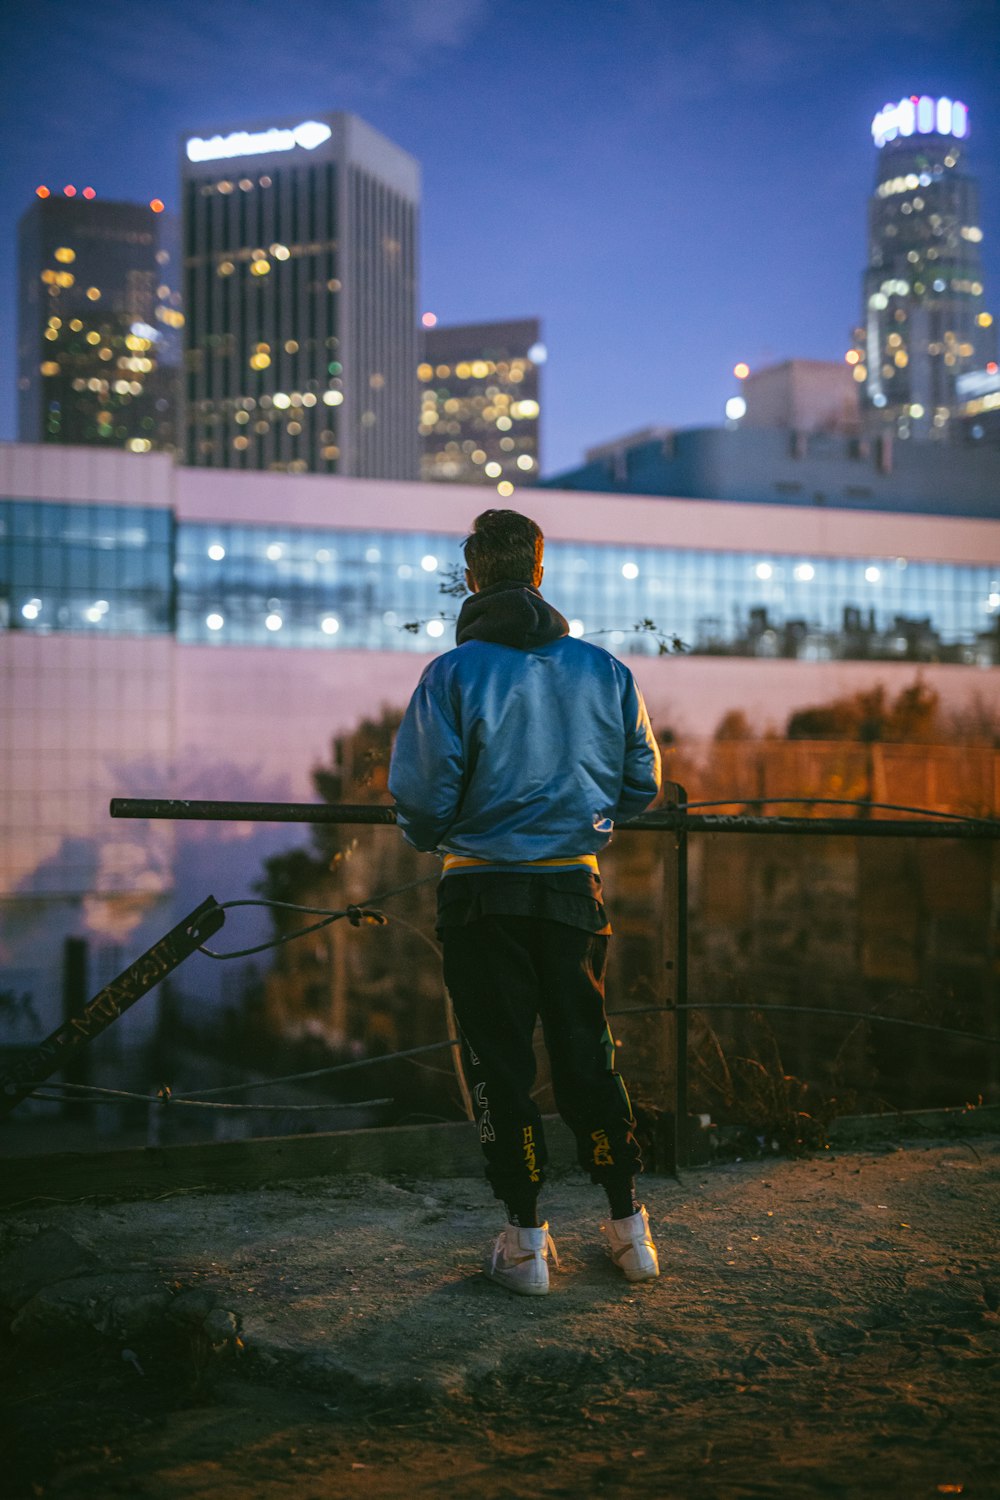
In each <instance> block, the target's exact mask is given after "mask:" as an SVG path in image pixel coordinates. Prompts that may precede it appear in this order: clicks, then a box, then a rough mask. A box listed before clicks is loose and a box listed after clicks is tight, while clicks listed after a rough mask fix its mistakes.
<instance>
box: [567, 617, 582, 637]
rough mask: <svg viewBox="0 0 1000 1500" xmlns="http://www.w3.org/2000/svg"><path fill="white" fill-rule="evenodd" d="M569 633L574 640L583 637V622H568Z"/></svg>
mask: <svg viewBox="0 0 1000 1500" xmlns="http://www.w3.org/2000/svg"><path fill="white" fill-rule="evenodd" d="M569 633H570V635H571V636H573V637H574V639H579V637H580V636H581V635H583V621H582V620H570V622H569Z"/></svg>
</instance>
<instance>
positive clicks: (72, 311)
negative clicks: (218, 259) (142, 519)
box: [18, 187, 181, 453]
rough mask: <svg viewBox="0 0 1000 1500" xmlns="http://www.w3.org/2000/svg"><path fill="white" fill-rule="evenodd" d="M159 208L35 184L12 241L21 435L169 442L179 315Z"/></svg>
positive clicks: (28, 438)
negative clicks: (15, 247)
mask: <svg viewBox="0 0 1000 1500" xmlns="http://www.w3.org/2000/svg"><path fill="white" fill-rule="evenodd" d="M162 210H163V204H162V203H160V202H159V200H154V203H153V204H140V203H113V202H104V201H102V200H101V199H98V198H96V196H95V195H94V191H93V189H92V188H86V189H84V190H83V192H77V191H76V189H75V188H71V187H66V188H65V189H64V190H63V191H62V192H60V193H53V192H51V191H50V190H49V189H48V188H45V187H40V188H39V189H38V190H37V195H36V198H35V201H34V202H33V203H32V205H31V207H30V208H29V209H28V210H27V212H26V213H25V214H24V216H23V217H22V219H21V223H20V228H19V245H18V250H19V267H18V274H19V307H18V312H19V320H18V321H19V326H18V432H19V436H20V438H21V440H22V441H23V442H33V443H70V444H74V445H80V444H86V445H92V444H93V445H96V446H99V447H108V448H128V449H130V450H131V451H132V452H136V453H143V452H149V451H151V450H171V449H172V448H173V446H174V442H175V428H176V405H177V401H176V375H177V371H176V357H175V356H174V357H172V351H171V342H172V341H173V340H175V339H176V328H177V320H178V319H180V318H181V314H180V312H179V309H178V307H177V305H176V304H177V300H178V299H177V293H176V286H175V284H174V283H173V281H172V276H171V268H170V266H169V260H170V252H169V249H168V248H167V247H166V246H165V244H164V236H163V235H162V232H161V227H162V226H161V214H162Z"/></svg>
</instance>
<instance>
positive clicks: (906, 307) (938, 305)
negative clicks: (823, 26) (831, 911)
mask: <svg viewBox="0 0 1000 1500" xmlns="http://www.w3.org/2000/svg"><path fill="white" fill-rule="evenodd" d="M968 133H969V117H968V111H967V109H966V107H965V105H964V104H961V103H959V102H958V101H956V100H951V99H946V98H941V99H932V98H931V97H930V96H929V95H926V94H925V95H922V96H919V97H918V96H916V95H914V96H913V97H912V98H909V99H901V100H900V101H899V103H898V104H887V105H886V106H885V107H884V108H883V109H882V110H880V111H879V113H878V114H877V115H876V116H875V119H874V121H873V122H872V135H873V137H874V140H875V145H876V147H877V148H878V162H877V166H876V171H875V190H874V192H873V193H872V196H871V199H870V200H869V210H868V267H867V270H866V271H865V276H864V311H863V319H862V321H863V328H862V329H860V330H859V344H858V348H857V350H856V351H854V353H855V354H856V355H857V356H858V359H857V363H856V364H855V367H854V369H855V379H856V380H857V381H858V383H859V385H861V386H862V404H863V408H864V412H865V417H866V421H867V425H868V426H869V427H870V428H872V429H874V430H876V431H877V430H888V431H890V432H894V433H895V434H896V435H897V436H899V437H903V438H908V437H913V438H927V437H938V438H941V437H947V436H948V425H949V421H950V419H951V416H952V412H953V409H954V408H955V406H956V404H957V396H956V381H957V379H958V377H959V375H961V374H962V373H963V372H965V371H967V370H974V369H981V368H982V367H983V366H984V365H986V364H987V363H988V362H990V361H991V360H993V359H995V357H996V330H995V328H994V327H993V318H992V315H991V314H990V313H989V311H988V310H987V308H986V305H985V301H984V291H985V288H984V286H983V269H982V261H981V257H980V250H979V247H980V244H981V242H982V238H983V232H982V229H981V228H980V225H979V188H978V184H977V182H976V179H975V178H974V177H973V176H971V175H970V173H969V170H968V166H967V162H966V141H967V138H968ZM849 357H851V356H849Z"/></svg>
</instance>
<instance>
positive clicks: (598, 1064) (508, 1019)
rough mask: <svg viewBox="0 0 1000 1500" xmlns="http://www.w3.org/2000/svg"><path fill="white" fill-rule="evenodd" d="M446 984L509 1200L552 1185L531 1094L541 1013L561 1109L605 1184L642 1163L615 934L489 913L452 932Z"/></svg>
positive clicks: (490, 1161) (487, 1145) (496, 1184)
mask: <svg viewBox="0 0 1000 1500" xmlns="http://www.w3.org/2000/svg"><path fill="white" fill-rule="evenodd" d="M441 938H442V941H443V944H444V979H445V984H446V985H447V987H448V992H449V994H450V995H451V1000H452V1004H453V1006H454V1009H455V1015H456V1018H457V1020H458V1024H459V1027H460V1028H461V1032H462V1039H463V1049H462V1056H463V1063H464V1066H465V1070H466V1077H467V1079H468V1082H469V1087H470V1089H471V1091H472V1096H473V1101H474V1104H475V1111H476V1120H477V1122H478V1125H479V1139H480V1142H481V1144H482V1148H483V1152H484V1154H485V1157H486V1176H487V1178H488V1179H489V1182H490V1184H491V1186H492V1188H493V1191H494V1193H495V1194H496V1196H497V1197H498V1198H500V1199H503V1200H506V1201H509V1200H510V1199H511V1198H517V1197H518V1196H519V1195H523V1194H524V1193H525V1192H526V1191H530V1187H531V1185H536V1186H537V1185H540V1184H541V1183H542V1181H543V1180H544V1173H545V1166H546V1162H547V1159H548V1158H547V1153H546V1147H545V1136H544V1132H543V1129H542V1119H541V1114H540V1112H539V1110H538V1107H537V1106H536V1104H535V1102H534V1100H533V1099H532V1097H531V1089H532V1086H533V1084H534V1081H535V1055H534V1048H533V1043H532V1038H533V1034H534V1029H535V1022H536V1019H537V1018H538V1017H539V1016H540V1017H541V1021H542V1028H543V1032H544V1036H545V1045H546V1048H547V1050H548V1054H549V1060H550V1064H551V1069H552V1087H553V1091H554V1093H555V1100H556V1107H557V1108H558V1110H559V1113H560V1114H561V1115H562V1117H563V1119H564V1120H565V1121H566V1124H567V1125H568V1126H569V1127H570V1129H571V1130H572V1131H573V1134H574V1135H575V1136H576V1143H577V1155H578V1158H579V1161H580V1165H581V1166H582V1167H583V1169H584V1171H586V1172H587V1173H589V1175H590V1178H591V1180H592V1181H593V1182H598V1183H602V1184H606V1183H608V1182H609V1181H617V1182H621V1181H623V1180H627V1179H629V1178H631V1177H632V1176H634V1174H635V1173H636V1172H637V1171H639V1170H641V1165H642V1163H641V1159H640V1156H639V1148H638V1146H637V1144H636V1141H635V1138H634V1136H633V1134H632V1130H633V1127H634V1124H635V1121H634V1120H633V1118H632V1107H631V1105H630V1103H629V1098H628V1094H627V1092H626V1090H625V1085H624V1083H623V1082H622V1080H621V1078H620V1077H619V1075H618V1074H617V1073H616V1072H615V1071H614V1041H613V1038H612V1035H611V1031H610V1028H609V1026H608V1022H607V1018H606V1016H605V1014H604V973H605V968H606V966H607V955H608V942H609V938H608V937H606V936H604V935H603V934H597V933H592V932H585V931H583V930H581V929H579V928H576V927H570V926H567V925H564V924H563V923H561V922H553V921H550V920H548V919H546V918H543V917H530V916H507V915H484V916H482V917H480V919H479V920H478V921H473V922H469V923H468V924H466V925H464V926H453V927H452V926H449V927H445V928H443V929H442V930H441Z"/></svg>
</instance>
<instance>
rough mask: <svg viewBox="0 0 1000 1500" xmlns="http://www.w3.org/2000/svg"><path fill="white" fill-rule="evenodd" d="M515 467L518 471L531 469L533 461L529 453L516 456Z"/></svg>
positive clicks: (533, 465) (533, 464)
mask: <svg viewBox="0 0 1000 1500" xmlns="http://www.w3.org/2000/svg"><path fill="white" fill-rule="evenodd" d="M517 467H518V468H519V469H533V468H534V467H535V460H534V459H533V458H532V456H531V454H530V453H521V454H519V455H518V460H517Z"/></svg>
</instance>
